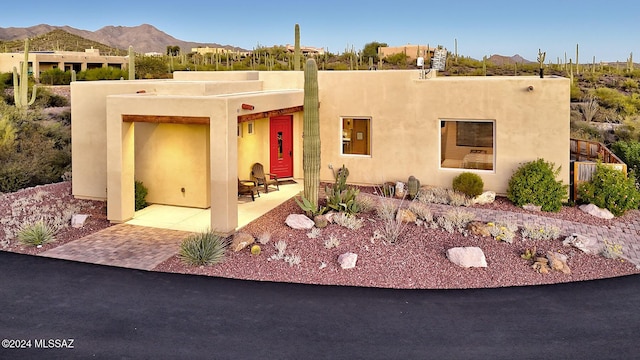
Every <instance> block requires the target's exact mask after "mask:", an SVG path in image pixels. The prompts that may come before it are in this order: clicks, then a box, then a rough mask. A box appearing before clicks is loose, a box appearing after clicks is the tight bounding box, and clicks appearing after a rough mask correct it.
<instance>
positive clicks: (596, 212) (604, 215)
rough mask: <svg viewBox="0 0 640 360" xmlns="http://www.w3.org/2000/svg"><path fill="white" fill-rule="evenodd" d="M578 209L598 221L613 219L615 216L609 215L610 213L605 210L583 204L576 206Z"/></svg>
mask: <svg viewBox="0 0 640 360" xmlns="http://www.w3.org/2000/svg"><path fill="white" fill-rule="evenodd" d="M578 209H580V210H582V211H583V212H586V213H587V214H589V215H591V216H595V217H597V218H600V219H607V220H610V219H613V218H614V217H615V216H614V215H613V214H612V213H611V211H609V210H607V209H601V208H599V207H598V206H596V205H594V204H584V205H580V206H578Z"/></svg>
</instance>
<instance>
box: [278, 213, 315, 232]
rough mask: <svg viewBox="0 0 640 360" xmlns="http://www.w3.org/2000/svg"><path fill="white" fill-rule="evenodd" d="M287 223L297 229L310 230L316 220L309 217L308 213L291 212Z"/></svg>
mask: <svg viewBox="0 0 640 360" xmlns="http://www.w3.org/2000/svg"><path fill="white" fill-rule="evenodd" d="M285 223H286V224H287V225H288V226H289V227H290V228H292V229H296V230H309V229H311V228H312V227H313V226H314V225H315V222H313V220H311V219H309V218H308V217H307V216H306V215H303V214H289V216H287V219H286V220H285Z"/></svg>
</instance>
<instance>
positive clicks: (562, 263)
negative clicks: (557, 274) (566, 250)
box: [547, 251, 571, 274]
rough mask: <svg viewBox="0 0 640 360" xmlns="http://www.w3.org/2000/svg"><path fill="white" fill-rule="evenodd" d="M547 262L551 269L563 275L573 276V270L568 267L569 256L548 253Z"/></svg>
mask: <svg viewBox="0 0 640 360" xmlns="http://www.w3.org/2000/svg"><path fill="white" fill-rule="evenodd" d="M547 260H549V267H550V268H551V269H553V270H556V271H561V272H562V273H563V274H571V269H569V265H567V255H564V254H559V253H555V252H553V251H547Z"/></svg>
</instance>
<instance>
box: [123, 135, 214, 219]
mask: <svg viewBox="0 0 640 360" xmlns="http://www.w3.org/2000/svg"><path fill="white" fill-rule="evenodd" d="M134 126H135V179H136V180H138V181H142V182H143V183H144V185H145V186H146V187H147V188H148V190H149V193H148V194H147V202H149V203H151V204H171V205H177V206H187V207H197V208H208V207H209V206H210V204H211V199H210V196H211V194H210V189H209V182H208V179H209V126H208V125H177V124H148V123H135V124H134ZM183 189H184V191H182V190H183Z"/></svg>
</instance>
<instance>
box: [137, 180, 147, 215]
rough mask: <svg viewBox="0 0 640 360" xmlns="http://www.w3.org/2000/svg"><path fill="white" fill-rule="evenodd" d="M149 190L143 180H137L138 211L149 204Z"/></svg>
mask: <svg viewBox="0 0 640 360" xmlns="http://www.w3.org/2000/svg"><path fill="white" fill-rule="evenodd" d="M148 193H149V190H148V189H147V187H146V186H144V184H143V183H142V181H136V182H135V194H136V205H135V206H136V211H138V210H142V209H144V208H146V207H147V206H148V205H149V204H147V194H148Z"/></svg>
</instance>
